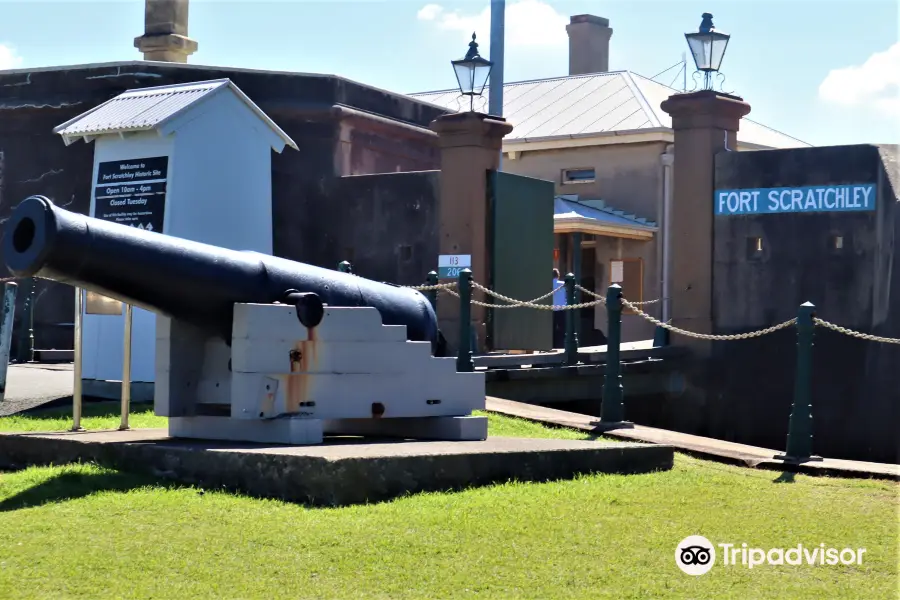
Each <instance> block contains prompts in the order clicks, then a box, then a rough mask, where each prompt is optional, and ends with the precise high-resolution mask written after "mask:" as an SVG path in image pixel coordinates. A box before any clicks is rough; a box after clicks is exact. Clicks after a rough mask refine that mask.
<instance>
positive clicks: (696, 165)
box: [661, 90, 750, 350]
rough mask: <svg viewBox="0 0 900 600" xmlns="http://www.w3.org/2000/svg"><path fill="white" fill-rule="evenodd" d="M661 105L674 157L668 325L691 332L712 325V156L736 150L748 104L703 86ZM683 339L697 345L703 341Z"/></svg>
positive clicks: (713, 157)
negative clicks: (668, 118) (672, 137)
mask: <svg viewBox="0 0 900 600" xmlns="http://www.w3.org/2000/svg"><path fill="white" fill-rule="evenodd" d="M661 108H662V109H663V110H664V111H666V112H667V113H669V114H670V115H671V116H672V129H673V130H674V132H675V160H674V166H673V169H672V179H673V182H672V183H673V186H672V189H673V195H672V207H671V219H672V222H671V226H670V229H669V233H670V235H671V236H672V243H671V244H668V247H669V248H671V252H672V256H671V257H670V263H669V264H670V266H671V281H670V283H669V289H670V290H671V296H672V300H671V313H670V315H671V319H672V325H674V326H676V327H681V328H683V329H687V330H690V331H694V332H697V333H711V332H712V328H713V319H712V317H713V315H712V295H713V280H712V274H713V225H714V210H713V209H714V205H713V204H714V202H713V196H714V192H715V162H714V161H715V156H716V154H717V153H719V152H723V151H725V150H726V148H727V149H728V150H735V151H736V150H737V132H738V127H739V125H740V120H741V118H742V117H744V116H746V115H747V114H749V113H750V105H749V104H747V103H746V102H744V101H743V99H742V98H739V97H737V96H732V95H729V94H722V93H719V92H715V91H713V90H703V91H699V92H694V93H690V94H675V95H673V96H670V97H669V98H668V99H666V100H665V101H663V103H662V104H661ZM682 340H684V341H685V342H688V343H690V344H691V345H694V346H697V349H698V350H700V349H702V348H703V347H707V346H708V344H706V343H702V342H700V343H696V342H697V341H696V340H694V339H693V338H691V339H690V340H687V339H685V338H682Z"/></svg>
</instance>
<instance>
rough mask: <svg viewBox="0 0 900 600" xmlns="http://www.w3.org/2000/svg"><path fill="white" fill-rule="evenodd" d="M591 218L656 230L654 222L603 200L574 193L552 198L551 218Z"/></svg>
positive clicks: (612, 223) (618, 224) (624, 225)
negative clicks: (583, 198)
mask: <svg viewBox="0 0 900 600" xmlns="http://www.w3.org/2000/svg"><path fill="white" fill-rule="evenodd" d="M578 218H581V219H592V220H595V221H601V222H603V223H608V224H610V225H617V226H619V227H631V228H634V229H646V230H649V231H655V230H656V228H657V227H656V223H655V222H654V221H650V220H648V219H645V218H643V217H638V216H637V215H632V214H628V213H627V212H625V211H624V210H618V209H615V208H613V207H611V206H609V205H607V204H606V202H604V201H603V200H580V199H579V197H578V196H577V195H575V194H568V195H564V196H557V197H556V198H554V199H553V219H554V220H564V219H578Z"/></svg>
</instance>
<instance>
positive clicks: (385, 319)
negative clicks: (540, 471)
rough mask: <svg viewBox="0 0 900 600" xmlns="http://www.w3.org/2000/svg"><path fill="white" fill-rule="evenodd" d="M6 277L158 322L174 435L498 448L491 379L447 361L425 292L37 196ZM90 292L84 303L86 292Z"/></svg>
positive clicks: (159, 368) (162, 393) (163, 394)
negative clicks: (102, 301)
mask: <svg viewBox="0 0 900 600" xmlns="http://www.w3.org/2000/svg"><path fill="white" fill-rule="evenodd" d="M3 250H4V256H5V260H6V267H7V269H8V270H9V272H10V273H12V274H13V275H14V276H19V277H27V276H35V277H41V278H45V279H50V280H53V281H57V282H60V283H64V284H69V285H72V286H74V287H76V288H79V290H88V291H92V292H95V293H98V294H101V295H103V296H107V297H109V298H113V299H116V300H119V301H121V302H125V303H127V304H131V305H133V306H137V307H140V308H144V309H146V310H149V311H152V312H154V313H156V314H157V315H158V317H159V318H158V319H157V333H156V340H157V341H156V343H157V348H156V365H155V371H156V384H155V389H154V411H155V412H156V414H158V415H160V416H166V417H169V434H170V435H171V436H173V437H186V438H201V439H222V440H233V441H248V442H266V443H287V444H314V443H320V442H322V440H323V436H324V435H328V434H341V435H379V436H381V435H387V436H402V437H408V438H419V439H446V440H455V439H467V440H471V439H484V438H485V437H486V435H487V424H486V420H485V419H484V418H483V417H473V416H471V412H472V411H473V410H478V409H483V408H484V401H485V397H484V374H483V373H477V372H476V373H458V372H457V371H456V367H455V359H453V358H446V357H443V356H441V354H442V352H441V345H442V344H441V340H442V336H441V335H440V331H439V330H438V326H437V318H436V316H435V313H434V310H433V308H432V306H431V304H430V303H429V302H428V301H427V299H426V298H425V297H424V296H423V295H422V294H421V293H419V292H417V291H415V290H412V289H409V288H403V287H399V286H396V285H392V284H386V283H380V282H376V281H372V280H368V279H365V278H362V277H359V276H356V275H352V274H348V273H341V272H338V271H331V270H328V269H323V268H320V267H315V266H312V265H307V264H303V263H298V262H294V261H290V260H286V259H283V258H278V257H274V256H269V255H265V254H260V253H257V252H246V251H237V250H229V249H225V248H220V247H217V246H211V245H208V244H203V243H199V242H196V241H191V240H185V239H181V238H177V237H173V236H169V235H164V234H161V233H156V232H151V231H144V230H140V229H137V228H134V227H128V226H126V225H121V224H118V223H112V222H109V221H103V220H100V219H95V218H92V217H88V216H85V215H81V214H77V213H73V212H70V211H67V210H65V209H62V208H60V207H58V206H55V205H54V204H53V203H52V202H51V201H50V200H48V199H47V198H44V197H41V196H34V197H31V198H28V199H27V200H25V201H23V202H22V203H20V204H19V206H17V207H16V209H15V210H14V211H13V214H12V215H11V217H10V218H9V219H8V221H7V222H6V224H5V226H4V240H3ZM79 293H81V292H79Z"/></svg>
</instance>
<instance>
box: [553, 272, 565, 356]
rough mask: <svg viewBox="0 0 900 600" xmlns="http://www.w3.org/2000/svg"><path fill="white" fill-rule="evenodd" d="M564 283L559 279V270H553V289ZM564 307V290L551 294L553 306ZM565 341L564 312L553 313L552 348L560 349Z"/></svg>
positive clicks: (556, 311)
mask: <svg viewBox="0 0 900 600" xmlns="http://www.w3.org/2000/svg"><path fill="white" fill-rule="evenodd" d="M563 283H564V282H563V281H561V280H560V279H559V269H553V289H554V290H556V288H558V287H559V286H561V285H562V284H563ZM565 305H566V288H561V289H559V290H557V291H555V292H554V293H553V306H565ZM565 340H566V311H564V310H559V309H557V310H554V311H553V347H554V348H562V347H563V346H564V345H565Z"/></svg>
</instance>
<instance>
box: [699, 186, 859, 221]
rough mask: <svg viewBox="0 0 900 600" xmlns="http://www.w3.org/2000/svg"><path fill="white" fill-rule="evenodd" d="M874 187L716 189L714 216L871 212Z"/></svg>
mask: <svg viewBox="0 0 900 600" xmlns="http://www.w3.org/2000/svg"><path fill="white" fill-rule="evenodd" d="M875 195H876V194H875V184H873V183H860V184H850V185H813V186H805V187H779V188H758V189H746V190H716V192H715V198H714V203H715V209H714V210H715V214H716V215H763V214H775V213H812V212H851V211H870V210H875Z"/></svg>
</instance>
